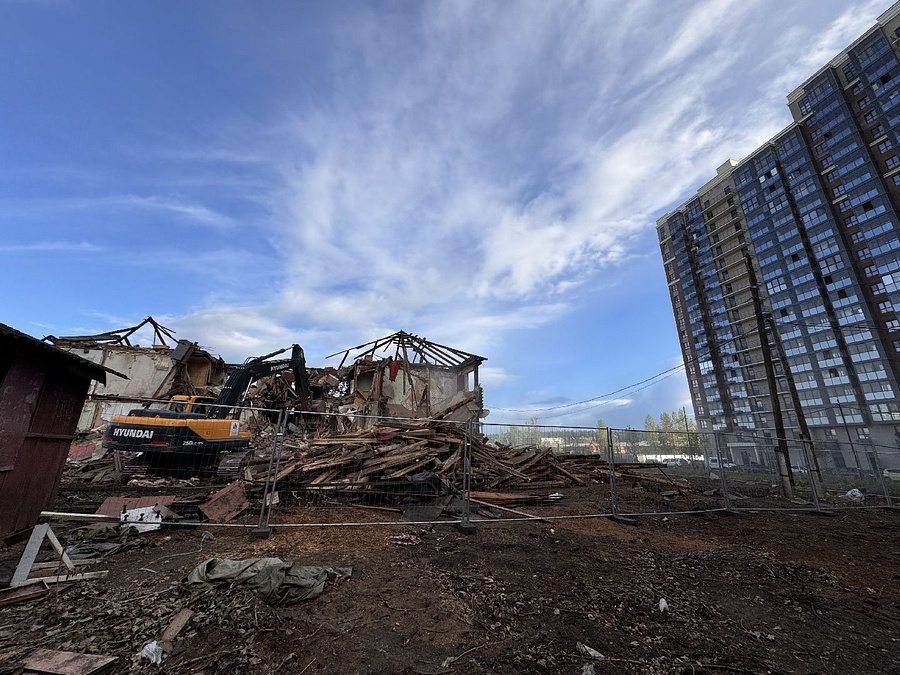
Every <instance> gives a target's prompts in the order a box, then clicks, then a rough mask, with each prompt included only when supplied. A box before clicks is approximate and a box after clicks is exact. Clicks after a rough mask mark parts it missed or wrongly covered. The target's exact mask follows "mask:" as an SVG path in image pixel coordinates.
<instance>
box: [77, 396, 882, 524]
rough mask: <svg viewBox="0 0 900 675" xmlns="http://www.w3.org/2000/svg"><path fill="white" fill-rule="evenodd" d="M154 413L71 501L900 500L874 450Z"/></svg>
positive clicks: (114, 430) (265, 520)
mask: <svg viewBox="0 0 900 675" xmlns="http://www.w3.org/2000/svg"><path fill="white" fill-rule="evenodd" d="M148 403H150V404H151V405H150V407H149V408H148V409H147V411H145V412H143V413H138V414H135V415H131V416H129V417H126V418H116V419H115V420H113V422H112V423H111V424H110V425H108V427H107V428H106V429H104V430H103V435H102V437H99V436H98V437H96V438H95V439H94V440H93V441H92V442H93V443H94V451H93V452H91V454H90V455H89V456H85V455H84V454H82V455H81V457H80V459H73V460H72V461H71V462H70V466H69V468H68V469H67V472H66V477H65V479H64V483H63V487H62V493H63V494H65V493H66V492H67V491H69V492H71V491H72V490H82V491H89V490H88V488H89V487H90V486H93V487H94V488H95V489H99V490H103V489H105V490H106V492H107V493H108V494H113V493H115V494H119V495H121V494H134V495H139V496H148V495H171V494H175V495H179V494H190V495H192V497H191V499H193V500H194V502H196V503H195V504H194V505H195V506H196V507H197V509H195V510H194V511H192V513H194V514H195V515H196V517H198V518H204V517H205V518H206V519H208V520H209V521H213V522H216V520H217V519H218V520H220V521H221V520H222V519H223V518H225V516H224V515H223V513H226V512H225V511H224V510H223V508H219V507H217V506H216V504H215V501H216V497H217V495H219V493H228V491H229V490H237V489H238V488H235V487H233V486H239V490H240V499H242V500H244V501H243V502H241V503H242V504H243V505H244V509H238V510H237V511H236V512H232V511H227V515H228V519H231V518H234V517H236V513H240V512H241V511H242V510H243V513H244V514H246V513H247V510H246V509H247V508H249V509H251V511H252V512H253V513H255V514H258V517H259V518H258V523H256V526H255V527H256V530H257V531H260V532H265V531H267V528H268V527H269V523H270V520H271V517H272V515H273V513H275V512H279V513H282V514H286V513H288V512H289V510H290V508H292V507H302V508H316V509H327V508H347V507H354V508H357V507H362V508H365V509H369V510H375V511H378V510H380V511H384V518H383V519H384V521H385V523H387V522H394V523H396V522H398V520H399V521H400V522H407V523H439V522H442V523H447V522H450V523H456V524H460V525H464V526H467V525H469V524H481V523H485V522H489V521H490V522H497V521H503V520H509V519H517V520H521V519H542V520H548V519H555V518H558V519H561V518H584V517H605V516H620V517H627V516H647V515H652V514H661V515H666V514H676V513H696V512H699V511H706V510H721V509H730V510H741V509H773V510H778V509H807V510H824V509H840V508H860V507H871V506H876V507H877V506H892V505H893V504H894V500H896V499H900V470H898V469H897V467H900V452H898V450H897V449H896V448H884V447H878V446H875V445H874V444H871V443H869V444H860V443H853V442H849V441H848V442H844V443H842V442H839V441H837V440H835V441H832V442H828V443H821V444H809V443H803V442H801V441H798V440H796V439H774V438H771V437H768V436H755V435H750V434H724V433H697V432H693V431H690V430H688V429H686V430H685V431H684V432H680V433H678V432H661V431H642V430H633V429H607V428H591V427H560V426H543V425H536V424H528V425H496V424H483V423H482V424H479V423H475V422H468V423H463V422H452V421H447V420H439V419H419V418H397V417H371V416H359V415H353V414H346V413H345V414H333V413H315V412H298V411H294V410H274V409H263V408H250V407H245V408H240V409H237V410H236V412H235V415H234V418H233V419H231V418H229V419H225V420H218V419H215V420H213V419H209V418H208V417H207V416H206V413H205V412H204V411H200V412H195V413H191V412H190V411H187V412H188V416H187V417H185V416H184V414H183V413H184V411H182V412H181V413H180V414H178V415H168V414H167V411H165V410H160V409H159V408H158V407H157V408H153V404H154V403H155V402H148ZM156 405H159V404H156ZM81 443H82V447H83V443H84V439H82V441H81ZM98 476H99V477H101V479H98ZM229 494H230V493H229ZM197 495H200V496H197ZM201 500H203V501H201ZM90 501H91V500H90V499H87V500H85V504H84V505H83V506H84V508H85V509H88V508H90V507H91V506H92V504H91V503H90ZM94 501H96V500H94ZM211 503H212V506H210V504H211ZM188 510H190V509H188ZM282 520H283V518H282ZM331 520H333V519H331ZM331 520H330V521H329V522H331ZM242 522H244V521H242ZM332 524H338V523H332ZM345 524H346V521H345Z"/></svg>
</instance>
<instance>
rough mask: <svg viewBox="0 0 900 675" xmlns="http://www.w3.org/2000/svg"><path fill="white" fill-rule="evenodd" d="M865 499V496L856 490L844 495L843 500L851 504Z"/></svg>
mask: <svg viewBox="0 0 900 675" xmlns="http://www.w3.org/2000/svg"><path fill="white" fill-rule="evenodd" d="M865 498H866V496H865V495H864V494H863V493H862V492H860V491H859V490H857V489H856V488H853V489H852V490H849V491H848V492H847V494H845V495H844V499H848V500H850V501H851V502H861V501H862V500H864V499H865Z"/></svg>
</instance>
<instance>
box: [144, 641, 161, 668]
mask: <svg viewBox="0 0 900 675" xmlns="http://www.w3.org/2000/svg"><path fill="white" fill-rule="evenodd" d="M164 655H165V652H164V651H163V648H162V647H161V646H160V644H159V643H158V642H157V641H156V640H154V641H153V642H148V643H147V644H145V645H144V648H143V649H141V651H139V652H138V658H141V659H147V660H148V661H150V663H156V664H160V663H162V660H163V656H164Z"/></svg>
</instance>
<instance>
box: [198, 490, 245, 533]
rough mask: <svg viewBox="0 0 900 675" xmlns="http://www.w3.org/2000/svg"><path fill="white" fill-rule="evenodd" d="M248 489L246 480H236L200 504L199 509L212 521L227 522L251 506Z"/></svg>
mask: <svg viewBox="0 0 900 675" xmlns="http://www.w3.org/2000/svg"><path fill="white" fill-rule="evenodd" d="M249 506H250V500H248V499H247V490H246V488H245V486H244V481H242V480H236V481H234V482H233V483H229V484H228V485H226V486H225V487H223V488H222V489H221V490H219V491H218V492H216V493H215V494H214V495H213V496H212V497H210V498H209V499H208V500H206V501H205V502H203V503H202V504H200V506H199V509H200V510H201V511H202V512H203V515H205V516H206V517H207V518H209V522H211V523H227V522H228V521H230V520H233V519H234V518H237V516H238V515H240V513H241V512H242V511H243V510H244V509H247V508H249Z"/></svg>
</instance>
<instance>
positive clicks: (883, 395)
mask: <svg viewBox="0 0 900 675" xmlns="http://www.w3.org/2000/svg"><path fill="white" fill-rule="evenodd" d="M788 106H789V109H790V111H791V115H792V117H793V120H794V122H793V123H792V124H791V125H790V126H789V127H788V128H786V129H784V130H783V131H782V132H781V133H779V134H778V135H777V136H776V137H774V138H773V139H771V140H770V141H768V142H767V143H765V144H764V145H763V146H762V147H761V148H759V149H757V150H756V151H755V152H753V153H752V154H751V155H750V156H748V157H746V158H745V159H743V160H741V161H740V162H737V161H733V160H731V161H729V162H726V163H725V164H723V165H722V166H720V167H719V169H718V171H717V175H716V177H715V178H714V179H713V180H711V181H710V182H709V183H707V184H706V185H704V186H703V187H701V188H700V189H699V190H698V192H697V194H696V195H695V196H694V197H693V198H692V199H690V200H688V201H687V202H685V203H684V204H682V205H681V206H680V207H679V208H677V209H676V210H675V211H673V212H671V213H669V214H667V215H665V216H663V217H662V218H660V219H659V220H658V221H657V228H658V233H659V243H660V250H661V253H662V257H663V264H664V266H665V270H666V277H667V280H668V284H669V292H670V295H671V299H672V307H673V313H674V317H675V321H676V324H677V326H678V333H679V336H680V340H681V348H682V352H683V355H684V360H685V366H686V369H687V376H688V383H689V386H690V391H691V395H692V399H693V406H694V413H695V415H696V418H697V421H698V425H699V427H700V428H701V430H703V429H706V430H715V431H723V432H727V433H729V434H731V435H732V437H733V438H734V440H733V441H732V442H731V443H730V444H729V447H728V453H729V454H731V456H732V458H733V459H734V460H735V461H738V462H748V461H754V460H756V459H758V458H759V449H760V448H761V447H765V446H766V445H772V444H773V443H775V442H776V441H775V440H774V439H779V438H784V437H786V438H790V439H794V438H801V437H806V436H808V437H809V438H811V439H812V440H814V441H815V442H816V446H817V447H819V448H822V447H824V448H828V447H829V444H832V446H831V447H832V448H833V452H832V453H831V456H830V457H828V458H827V459H826V461H828V462H829V463H832V464H833V465H834V466H838V467H843V466H851V461H852V460H851V459H850V458H849V457H848V456H847V453H846V447H847V446H848V445H849V447H853V446H852V444H853V443H857V444H864V445H868V446H871V447H874V448H878V449H879V450H881V451H885V450H886V451H890V450H892V449H894V450H895V449H896V448H897V447H898V445H900V440H898V439H900V154H898V151H900V3H896V4H895V5H894V6H893V7H891V8H890V9H889V10H888V11H887V12H885V13H884V14H883V15H882V16H880V17H879V18H878V21H877V23H876V25H875V26H874V27H873V28H872V29H870V30H869V31H867V32H866V33H865V34H864V35H863V36H861V37H860V38H859V39H858V40H856V41H855V42H854V43H853V44H852V45H850V46H849V47H848V48H847V49H845V50H844V51H842V52H841V53H840V54H839V55H838V56H837V57H835V58H834V59H832V60H831V61H830V62H829V63H828V64H827V65H826V66H825V67H823V68H822V69H821V70H820V71H818V72H817V73H816V74H814V75H813V76H812V77H811V78H810V79H809V80H807V82H805V83H804V84H803V85H802V86H801V87H798V88H797V89H796V90H795V91H793V92H792V93H791V94H790V95H789V96H788ZM767 354H771V359H768V358H765V357H766V355H767ZM767 370H771V372H767ZM773 383H774V386H773ZM773 389H774V391H773ZM776 392H777V393H776ZM888 455H889V452H888ZM866 468H868V467H866Z"/></svg>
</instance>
